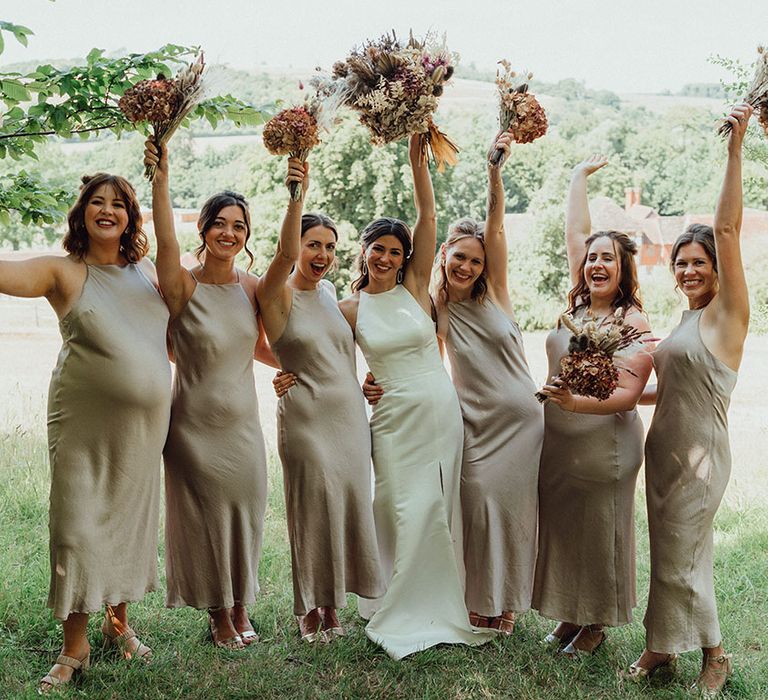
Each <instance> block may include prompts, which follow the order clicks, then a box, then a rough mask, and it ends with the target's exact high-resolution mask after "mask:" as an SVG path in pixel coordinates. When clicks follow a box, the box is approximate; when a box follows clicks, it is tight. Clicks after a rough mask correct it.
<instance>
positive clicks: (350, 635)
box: [0, 428, 768, 700]
mask: <svg viewBox="0 0 768 700" xmlns="http://www.w3.org/2000/svg"><path fill="white" fill-rule="evenodd" d="M47 499H48V467H47V452H46V447H45V440H44V438H43V436H42V435H41V434H35V433H29V432H25V431H23V430H22V429H20V428H16V429H8V432H6V433H0V698H2V699H5V698H33V697H37V695H36V692H35V689H36V681H37V679H38V678H40V677H41V676H42V675H43V674H44V673H45V672H46V671H47V669H48V668H49V666H50V664H51V663H52V661H53V659H54V657H55V655H56V653H57V651H58V649H59V647H60V644H61V638H60V634H61V630H60V626H59V624H58V623H57V622H56V621H55V620H54V619H53V618H52V616H51V614H50V611H49V610H48V609H47V608H46V607H45V600H46V596H47V585H48V547H47V540H48V532H47ZM637 510H638V517H637V536H638V592H639V594H640V600H639V604H638V608H637V611H636V615H637V616H638V618H641V617H642V612H643V609H644V605H645V595H646V592H647V582H648V564H647V562H648V545H647V529H646V522H645V513H644V506H643V504H642V494H639V496H638V502H637ZM716 525H717V530H716V578H717V591H718V602H719V606H720V617H721V622H722V626H723V634H724V637H725V640H726V644H727V647H728V650H729V651H731V652H733V654H734V659H735V663H736V673H735V675H734V677H733V679H732V680H731V682H730V683H729V685H728V691H727V692H726V693H725V694H724V696H723V697H724V698H754V699H756V700H757V699H763V698H768V653H767V652H766V650H765V649H764V648H763V647H764V645H765V644H766V639H767V637H766V633H765V622H766V620H768V510H767V509H765V508H764V507H760V506H750V507H749V508H747V509H744V510H740V511H737V510H732V509H731V510H729V509H726V508H725V507H724V508H723V509H722V510H721V512H720V514H719V516H718V519H717V523H716ZM158 566H159V567H160V569H161V570H162V551H160V552H158ZM260 579H261V585H262V592H261V595H260V596H259V599H258V602H257V604H256V605H255V606H254V607H253V609H252V611H251V612H252V616H253V619H254V621H255V623H256V628H257V630H258V632H259V634H260V635H261V642H260V643H258V644H256V645H255V646H254V647H252V648H250V649H248V650H247V651H246V652H244V653H235V652H224V651H220V650H217V649H214V648H213V647H212V645H211V644H210V643H208V642H207V641H206V639H205V629H206V622H205V617H204V614H203V613H200V612H198V611H194V610H180V611H178V610H177V611H173V610H166V609H165V608H164V607H163V595H162V593H161V592H156V593H153V594H151V595H148V596H147V597H146V599H145V600H144V601H143V602H142V603H140V604H136V605H133V606H131V619H132V623H133V626H134V627H135V628H136V629H137V631H139V633H140V635H141V637H142V638H143V639H144V641H146V642H147V643H149V644H150V645H151V646H152V647H153V649H154V652H155V657H154V662H153V664H152V665H151V666H149V667H145V666H144V665H142V664H128V663H124V662H122V661H121V660H119V659H117V658H116V657H115V656H114V655H113V654H111V653H103V652H102V651H101V649H100V642H101V633H100V632H99V627H100V620H97V619H93V620H92V622H91V629H90V639H91V644H92V646H93V649H94V651H93V653H92V663H93V666H92V668H91V670H90V671H89V672H88V673H87V674H86V675H85V676H84V677H83V678H82V679H80V680H78V681H77V682H76V683H75V684H74V685H73V686H71V687H70V688H68V689H67V690H66V691H64V692H62V693H60V694H59V695H58V697H62V698H131V699H132V700H133V699H137V700H139V699H142V698H147V699H149V698H152V699H153V700H154V699H156V698H184V699H185V700H187V699H188V700H193V699H197V698H199V699H201V700H202V699H203V698H205V699H208V698H226V699H227V700H237V699H240V698H243V699H245V698H260V699H261V698H387V699H392V698H403V699H411V698H424V699H434V700H438V699H439V700H446V699H456V700H459V699H464V698H520V699H525V700H527V699H538V698H547V699H552V700H559V699H562V700H566V699H568V700H573V699H577V698H589V699H591V700H594V699H596V698H611V699H613V698H630V699H631V698H664V699H672V698H689V697H691V695H690V693H689V692H688V690H687V687H688V685H689V684H690V683H691V682H692V681H693V680H694V678H695V677H696V674H697V672H698V664H699V659H700V656H699V654H697V653H691V654H686V655H685V656H684V658H683V659H682V663H681V665H680V667H679V670H678V672H677V674H676V675H675V676H673V677H668V676H666V677H662V678H658V679H653V681H652V682H651V683H649V684H647V685H643V686H640V687H637V686H634V685H632V684H626V683H624V682H623V681H622V679H621V677H620V675H619V672H620V671H621V670H622V669H623V668H625V667H626V666H627V665H628V664H629V663H630V662H631V661H633V660H634V659H635V658H636V657H637V656H638V654H639V653H640V651H641V650H642V647H643V628H642V625H641V623H640V620H639V619H638V620H637V621H636V622H634V623H633V624H632V625H628V626H627V627H624V628H622V629H618V630H610V631H609V635H608V641H607V642H606V643H605V645H604V646H603V648H601V649H600V651H599V652H598V653H597V654H595V655H594V656H593V657H590V658H587V659H584V660H579V661H576V662H571V661H568V660H566V659H564V658H559V657H558V655H557V654H555V653H553V652H550V651H547V650H545V649H543V648H542V647H541V645H540V644H539V640H540V639H541V638H542V636H543V635H544V634H545V633H546V632H547V631H549V629H550V628H551V626H552V625H551V623H550V622H548V621H546V620H543V619H541V618H540V617H538V616H537V615H536V614H535V613H528V614H527V615H525V616H523V617H522V618H521V620H520V622H519V624H518V628H517V631H516V633H515V635H514V636H513V637H512V638H509V639H497V640H494V641H493V642H491V643H489V644H487V645H485V646H484V647H479V648H474V649H469V648H464V647H447V646H446V647H439V648H433V649H429V650H427V651H425V652H422V653H420V654H416V655H415V656H413V657H410V658H408V659H406V660H404V661H402V662H395V661H392V660H390V659H389V658H388V657H387V656H386V655H385V654H384V653H383V652H382V651H381V650H380V649H378V648H377V647H376V646H374V645H373V644H372V643H370V642H369V641H368V640H367V638H366V637H365V634H364V631H363V621H362V620H361V619H360V618H358V617H357V615H356V608H355V604H354V600H353V599H352V597H350V600H349V607H348V608H346V609H345V610H344V611H342V614H341V617H342V620H343V622H344V625H345V627H346V629H347V637H346V638H345V639H342V640H339V641H337V642H335V643H334V644H332V645H330V646H319V645H318V646H309V645H306V644H303V643H302V642H301V641H300V640H299V638H298V635H297V630H296V624H295V622H294V620H293V616H292V614H291V610H292V603H291V578H290V556H289V552H288V546H287V537H286V533H285V523H284V505H283V498H282V478H281V476H280V472H279V467H278V465H277V463H276V460H275V459H274V458H272V460H271V463H270V498H269V507H268V511H267V523H266V529H265V546H264V554H263V557H262V561H261V569H260Z"/></svg>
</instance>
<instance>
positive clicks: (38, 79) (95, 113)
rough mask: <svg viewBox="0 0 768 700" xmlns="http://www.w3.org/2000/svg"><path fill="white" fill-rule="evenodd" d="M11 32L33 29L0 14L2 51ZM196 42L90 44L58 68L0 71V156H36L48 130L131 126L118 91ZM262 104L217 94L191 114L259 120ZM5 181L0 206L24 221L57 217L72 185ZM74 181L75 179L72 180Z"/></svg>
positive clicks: (88, 131)
mask: <svg viewBox="0 0 768 700" xmlns="http://www.w3.org/2000/svg"><path fill="white" fill-rule="evenodd" d="M3 33H5V34H10V35H12V36H14V37H15V38H16V40H18V41H19V42H20V43H21V44H23V45H24V46H26V45H27V42H28V37H29V36H30V35H31V34H32V33H33V32H32V31H31V30H30V29H28V28H27V27H23V26H21V25H15V24H12V23H10V22H5V21H0V53H2V51H3V49H4V47H5V42H4V39H3ZM197 52H198V49H197V48H189V47H184V46H177V45H175V44H166V45H165V46H163V47H161V48H160V49H158V50H157V51H152V52H149V53H144V54H141V53H131V54H128V55H127V56H118V57H116V58H110V57H106V56H105V55H104V50H103V49H97V48H94V49H92V50H91V51H90V52H89V53H88V56H87V57H86V59H85V62H84V63H82V64H80V65H75V66H71V67H67V68H57V67H55V66H54V65H52V64H44V65H40V66H37V67H36V68H35V69H34V70H32V71H27V72H24V73H21V72H0V102H2V103H3V111H2V113H0V159H4V158H11V159H13V160H15V161H19V160H21V159H23V158H31V159H37V151H38V149H39V148H40V146H41V145H42V144H44V143H45V142H46V141H47V140H48V138H49V137H50V136H59V137H63V138H71V137H72V136H73V135H78V136H79V137H80V138H82V139H87V138H89V137H91V136H95V135H98V134H100V133H102V132H104V131H108V132H111V133H113V134H115V135H117V136H118V137H119V136H120V135H121V134H122V133H123V132H124V131H129V130H130V131H133V130H134V129H135V128H136V127H135V126H134V125H133V124H131V123H130V122H129V121H128V120H127V118H126V117H125V116H124V115H123V113H122V112H121V111H120V109H119V107H118V105H117V102H118V100H119V98H120V96H121V95H122V94H123V93H124V92H125V91H126V90H127V89H128V88H130V87H131V86H132V85H134V84H135V83H136V82H138V81H139V80H143V79H147V78H152V77H154V76H155V75H156V74H158V73H162V74H164V75H171V74H172V72H173V71H172V70H171V67H172V66H174V65H179V64H183V63H185V62H186V61H187V60H188V59H190V58H191V57H192V56H193V55H195V54H196V53H197ZM264 116H265V114H264V112H263V111H262V110H260V109H257V108H255V107H253V106H252V105H250V104H247V103H245V102H242V101H240V100H238V99H235V98H234V97H232V96H231V95H226V96H223V97H215V98H212V99H209V100H206V101H205V102H203V103H202V104H201V105H199V106H198V107H197V108H196V109H195V110H194V111H193V112H192V114H191V115H190V117H189V121H193V120H195V119H200V118H205V119H206V120H208V122H209V123H210V124H211V126H213V127H215V126H216V125H217V124H218V123H219V122H221V121H222V120H230V121H232V122H234V123H235V124H237V125H238V126H239V125H256V124H260V123H261V122H262V121H263V118H264ZM11 177H12V179H11V180H7V179H6V181H5V182H4V183H3V184H4V185H6V186H10V187H11V188H12V189H13V192H12V193H11V194H9V195H6V196H5V197H3V198H0V212H5V215H6V218H7V216H8V215H9V212H12V211H14V212H17V214H18V215H19V217H20V220H21V221H22V222H24V223H35V224H42V223H51V220H52V219H53V220H55V219H57V218H61V216H62V214H63V212H64V211H66V208H67V206H68V205H69V203H70V202H71V200H72V197H73V194H74V193H73V192H72V191H68V192H62V190H61V188H59V187H55V186H52V185H50V184H49V183H48V182H47V181H46V180H44V179H42V178H40V177H33V176H30V175H29V174H28V173H25V172H22V173H18V174H17V175H15V176H11ZM73 184H74V183H73Z"/></svg>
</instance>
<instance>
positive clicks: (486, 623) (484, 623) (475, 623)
mask: <svg viewBox="0 0 768 700" xmlns="http://www.w3.org/2000/svg"><path fill="white" fill-rule="evenodd" d="M491 619H492V618H490V617H486V616H485V615H480V614H478V613H476V612H473V611H471V610H470V611H469V624H470V625H472V627H481V628H482V629H485V628H487V627H490V626H491Z"/></svg>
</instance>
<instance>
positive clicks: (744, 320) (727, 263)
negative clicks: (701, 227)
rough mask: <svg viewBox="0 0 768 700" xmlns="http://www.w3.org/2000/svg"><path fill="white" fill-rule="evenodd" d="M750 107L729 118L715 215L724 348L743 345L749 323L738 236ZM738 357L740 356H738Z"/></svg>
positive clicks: (738, 109) (737, 109)
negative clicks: (743, 156)
mask: <svg viewBox="0 0 768 700" xmlns="http://www.w3.org/2000/svg"><path fill="white" fill-rule="evenodd" d="M751 115H752V107H750V106H749V105H747V104H742V105H738V106H736V107H734V108H733V111H732V112H731V114H730V115H729V116H728V121H729V122H730V123H731V126H732V127H733V128H732V129H731V133H730V137H729V138H728V161H727V164H726V166H725V177H724V179H723V187H722V189H721V190H720V198H719V199H718V202H717V210H716V211H715V223H714V232H715V250H716V251H717V279H718V284H719V292H718V297H717V299H718V301H717V303H716V304H713V305H712V306H713V311H714V312H715V316H716V321H715V323H716V325H717V331H718V336H719V337H720V339H721V341H722V342H723V343H724V344H728V345H731V344H734V343H735V344H737V345H738V346H739V347H740V346H741V345H742V344H743V342H744V338H745V337H746V334H747V325H748V323H749V295H748V291H747V281H746V278H745V276H744V266H743V264H742V260H741V246H740V241H739V238H740V232H741V219H742V211H743V194H742V182H741V179H742V178H741V163H742V144H743V141H744V135H745V134H746V131H747V124H748V122H749V118H750V116H751ZM739 354H740V352H739Z"/></svg>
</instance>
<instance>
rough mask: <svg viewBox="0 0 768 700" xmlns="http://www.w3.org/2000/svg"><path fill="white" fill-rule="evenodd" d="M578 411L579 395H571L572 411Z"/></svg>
mask: <svg viewBox="0 0 768 700" xmlns="http://www.w3.org/2000/svg"><path fill="white" fill-rule="evenodd" d="M578 412H579V397H578V396H574V397H573V413H578Z"/></svg>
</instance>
